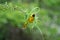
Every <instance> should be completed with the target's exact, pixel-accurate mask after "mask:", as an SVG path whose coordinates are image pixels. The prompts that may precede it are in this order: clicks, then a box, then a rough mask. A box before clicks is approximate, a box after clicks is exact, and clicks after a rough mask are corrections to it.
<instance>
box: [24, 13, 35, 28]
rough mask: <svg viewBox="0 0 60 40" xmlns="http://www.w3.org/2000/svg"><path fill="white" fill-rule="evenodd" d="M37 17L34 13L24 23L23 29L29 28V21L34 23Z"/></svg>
mask: <svg viewBox="0 0 60 40" xmlns="http://www.w3.org/2000/svg"><path fill="white" fill-rule="evenodd" d="M34 19H35V14H32V15H31V16H30V17H29V18H28V19H27V21H26V22H25V23H24V25H23V29H26V28H27V25H28V23H33V22H34Z"/></svg>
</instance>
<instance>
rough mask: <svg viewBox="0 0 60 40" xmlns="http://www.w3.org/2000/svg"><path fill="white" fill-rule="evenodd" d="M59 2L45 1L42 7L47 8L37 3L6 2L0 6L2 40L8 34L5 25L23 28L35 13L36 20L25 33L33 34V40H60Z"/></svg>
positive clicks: (0, 35) (0, 37)
mask: <svg viewBox="0 0 60 40" xmlns="http://www.w3.org/2000/svg"><path fill="white" fill-rule="evenodd" d="M35 1H36V0H35ZM58 2H60V1H58V0H56V1H54V0H43V3H42V5H43V6H44V5H45V6H44V7H41V8H39V7H38V4H36V3H30V4H27V3H25V4H22V3H20V4H19V3H14V2H9V3H7V2H5V4H0V30H1V32H0V40H2V39H3V37H4V35H5V33H6V32H7V27H6V25H5V24H7V23H8V22H10V23H11V24H12V25H13V26H15V27H16V26H17V27H18V28H22V27H23V24H24V23H25V22H26V20H27V19H28V18H29V17H30V16H31V14H34V13H35V14H36V16H35V20H34V22H33V23H29V24H28V27H27V29H26V30H25V33H27V34H28V35H30V34H32V37H33V40H60V36H59V35H60V34H59V32H58V31H59V30H58V28H59V26H60V12H59V10H60V9H59V10H57V9H58V7H59V6H60V5H59V3H58ZM53 5H54V6H53ZM46 6H47V8H46Z"/></svg>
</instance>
